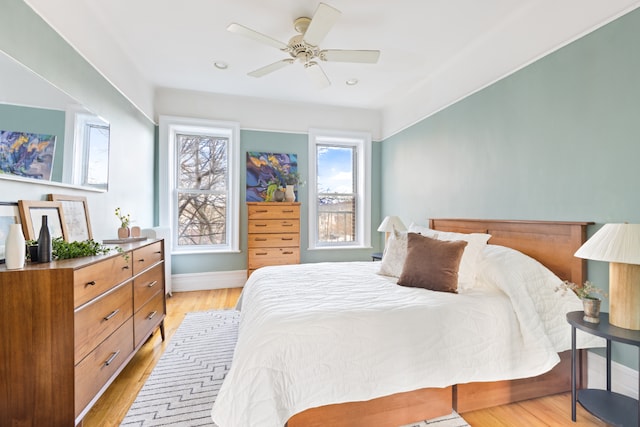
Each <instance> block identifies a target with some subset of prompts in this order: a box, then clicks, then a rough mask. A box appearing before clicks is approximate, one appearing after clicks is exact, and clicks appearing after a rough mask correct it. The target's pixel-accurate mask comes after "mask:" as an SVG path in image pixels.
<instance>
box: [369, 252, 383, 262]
mask: <svg viewBox="0 0 640 427" xmlns="http://www.w3.org/2000/svg"><path fill="white" fill-rule="evenodd" d="M381 259H382V252H374V253H372V254H371V261H380V260H381Z"/></svg>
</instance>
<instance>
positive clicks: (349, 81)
mask: <svg viewBox="0 0 640 427" xmlns="http://www.w3.org/2000/svg"><path fill="white" fill-rule="evenodd" d="M345 83H346V84H347V86H355V85H357V84H358V79H356V78H353V79H347V81H346V82H345Z"/></svg>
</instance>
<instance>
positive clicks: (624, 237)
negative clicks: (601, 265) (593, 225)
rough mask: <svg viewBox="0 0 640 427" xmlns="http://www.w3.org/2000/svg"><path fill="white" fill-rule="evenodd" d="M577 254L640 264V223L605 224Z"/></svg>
mask: <svg viewBox="0 0 640 427" xmlns="http://www.w3.org/2000/svg"><path fill="white" fill-rule="evenodd" d="M575 256H577V257H578V258H584V259H592V260H595V261H608V262H622V263H625V264H637V265H640V224H605V225H604V226H603V227H602V228H601V229H600V230H598V231H597V232H596V234H594V235H593V236H592V237H591V238H590V239H589V240H587V241H586V242H585V244H584V245H582V246H581V247H580V249H578V251H577V252H576V253H575Z"/></svg>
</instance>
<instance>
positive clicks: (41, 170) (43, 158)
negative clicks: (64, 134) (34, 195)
mask: <svg viewBox="0 0 640 427" xmlns="http://www.w3.org/2000/svg"><path fill="white" fill-rule="evenodd" d="M55 148H56V136H55V135H45V134H37V133H29V132H19V131H8V130H0V151H2V152H3V153H6V156H2V158H0V172H1V173H4V174H9V175H16V176H22V177H26V178H34V179H42V180H45V181H50V180H51V171H52V170H53V155H54V153H55Z"/></svg>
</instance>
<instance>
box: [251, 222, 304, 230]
mask: <svg viewBox="0 0 640 427" xmlns="http://www.w3.org/2000/svg"><path fill="white" fill-rule="evenodd" d="M248 231H249V233H299V232H300V220H299V219H257V220H251V221H249V230H248Z"/></svg>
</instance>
